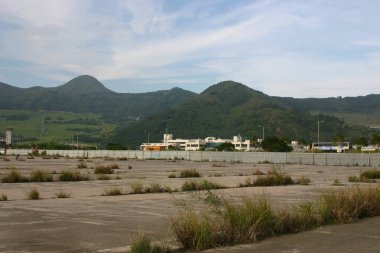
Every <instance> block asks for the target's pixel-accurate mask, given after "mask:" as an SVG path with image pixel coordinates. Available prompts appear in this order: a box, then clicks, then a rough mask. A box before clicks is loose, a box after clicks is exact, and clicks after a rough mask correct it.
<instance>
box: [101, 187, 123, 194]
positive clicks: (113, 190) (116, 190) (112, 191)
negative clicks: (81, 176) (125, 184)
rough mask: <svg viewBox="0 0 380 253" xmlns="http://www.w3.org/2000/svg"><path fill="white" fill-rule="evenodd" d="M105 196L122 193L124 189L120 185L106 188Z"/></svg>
mask: <svg viewBox="0 0 380 253" xmlns="http://www.w3.org/2000/svg"><path fill="white" fill-rule="evenodd" d="M103 195H104V196H117V195H122V190H121V189H120V188H118V187H112V188H110V189H106V190H104V194H103Z"/></svg>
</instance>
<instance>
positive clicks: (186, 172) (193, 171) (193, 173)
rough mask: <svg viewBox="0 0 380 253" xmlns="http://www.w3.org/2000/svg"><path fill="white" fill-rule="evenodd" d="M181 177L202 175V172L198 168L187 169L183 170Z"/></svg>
mask: <svg viewBox="0 0 380 253" xmlns="http://www.w3.org/2000/svg"><path fill="white" fill-rule="evenodd" d="M180 177H181V178H189V177H201V174H200V173H199V172H198V171H197V170H196V169H186V170H182V171H181V173H180Z"/></svg>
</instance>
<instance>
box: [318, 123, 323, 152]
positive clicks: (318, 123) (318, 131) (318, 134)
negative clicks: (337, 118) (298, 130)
mask: <svg viewBox="0 0 380 253" xmlns="http://www.w3.org/2000/svg"><path fill="white" fill-rule="evenodd" d="M320 123H323V121H319V120H318V149H320V148H319V124H320Z"/></svg>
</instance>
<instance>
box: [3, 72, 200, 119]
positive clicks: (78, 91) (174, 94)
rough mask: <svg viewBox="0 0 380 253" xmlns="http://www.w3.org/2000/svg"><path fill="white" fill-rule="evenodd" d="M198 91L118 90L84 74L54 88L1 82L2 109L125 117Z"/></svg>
mask: <svg viewBox="0 0 380 253" xmlns="http://www.w3.org/2000/svg"><path fill="white" fill-rule="evenodd" d="M194 95H195V93H193V92H190V91H186V90H183V89H180V88H173V89H171V90H164V91H157V92H148V93H139V94H130V93H116V92H113V91H111V90H108V89H107V88H105V87H104V85H103V84H102V83H100V82H99V81H98V80H97V79H96V78H94V77H92V76H88V75H83V76H79V77H76V78H74V79H72V80H71V81H69V82H67V83H65V84H63V85H61V86H59V87H54V88H43V87H32V88H27V89H22V88H17V87H13V86H11V85H8V84H4V83H0V109H28V110H48V111H66V112H76V113H84V112H88V113H97V114H102V115H103V117H104V118H107V119H112V120H114V121H124V120H126V119H128V118H139V117H146V116H148V115H152V114H154V113H157V112H161V111H165V110H167V109H170V108H173V107H175V106H176V105H179V104H181V103H183V102H186V101H187V100H188V99H190V98H191V97H193V96H194Z"/></svg>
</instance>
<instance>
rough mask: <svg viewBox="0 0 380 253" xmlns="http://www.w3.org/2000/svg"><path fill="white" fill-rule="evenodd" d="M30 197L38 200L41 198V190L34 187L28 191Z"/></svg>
mask: <svg viewBox="0 0 380 253" xmlns="http://www.w3.org/2000/svg"><path fill="white" fill-rule="evenodd" d="M27 197H28V199H31V200H38V199H40V192H39V191H38V190H37V188H32V189H31V190H30V191H29V192H28V193H27Z"/></svg>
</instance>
